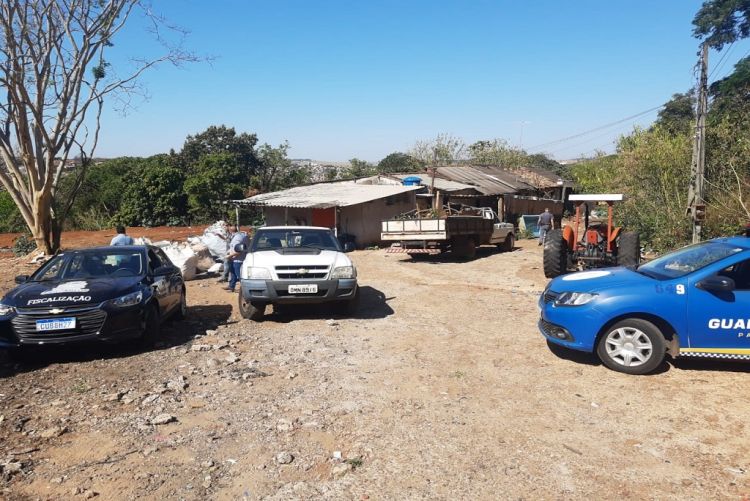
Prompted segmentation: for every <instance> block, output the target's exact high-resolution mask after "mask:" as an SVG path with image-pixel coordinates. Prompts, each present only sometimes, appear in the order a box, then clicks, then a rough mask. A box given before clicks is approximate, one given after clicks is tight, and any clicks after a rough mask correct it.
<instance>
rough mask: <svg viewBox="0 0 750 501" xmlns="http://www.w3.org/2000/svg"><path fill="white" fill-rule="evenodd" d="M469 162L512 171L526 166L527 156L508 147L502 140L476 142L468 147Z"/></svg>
mask: <svg viewBox="0 0 750 501" xmlns="http://www.w3.org/2000/svg"><path fill="white" fill-rule="evenodd" d="M469 157H470V158H469V161H470V162H471V163H473V164H477V165H494V166H498V167H507V168H509V169H514V168H517V167H524V166H526V165H528V155H527V154H526V152H525V151H524V150H522V149H520V148H516V147H514V146H510V145H509V144H508V142H507V141H506V140H504V139H492V140H489V141H477V142H475V143H474V144H472V145H471V146H469Z"/></svg>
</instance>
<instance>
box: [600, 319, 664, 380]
mask: <svg viewBox="0 0 750 501" xmlns="http://www.w3.org/2000/svg"><path fill="white" fill-rule="evenodd" d="M665 350H666V347H665V342H664V336H662V334H661V332H660V331H659V329H657V328H656V326H655V325H654V324H652V323H651V322H648V321H646V320H641V319H637V318H634V319H628V320H623V321H621V322H618V323H617V324H615V325H614V326H612V327H611V328H610V329H609V330H608V332H607V333H606V334H605V335H604V336H602V338H601V339H600V340H599V345H598V346H597V350H596V351H597V354H598V355H599V358H601V360H602V362H603V363H604V365H606V366H607V367H609V368H610V369H613V370H616V371H619V372H625V373H627V374H647V373H649V372H651V371H653V370H654V369H656V368H657V367H658V366H659V365H661V363H662V361H663V360H664V356H665Z"/></svg>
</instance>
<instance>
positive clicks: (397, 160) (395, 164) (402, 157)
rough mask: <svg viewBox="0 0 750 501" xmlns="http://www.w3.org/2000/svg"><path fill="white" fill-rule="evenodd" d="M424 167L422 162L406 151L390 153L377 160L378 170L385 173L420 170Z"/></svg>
mask: <svg viewBox="0 0 750 501" xmlns="http://www.w3.org/2000/svg"><path fill="white" fill-rule="evenodd" d="M424 167H425V164H424V162H422V161H421V160H419V159H417V158H414V157H413V156H411V155H407V154H406V153H401V152H398V151H397V152H395V153H391V154H390V155H388V156H387V157H385V158H384V159H382V160H381V161H380V162H378V172H379V173H380V174H387V173H389V172H420V171H423V170H424Z"/></svg>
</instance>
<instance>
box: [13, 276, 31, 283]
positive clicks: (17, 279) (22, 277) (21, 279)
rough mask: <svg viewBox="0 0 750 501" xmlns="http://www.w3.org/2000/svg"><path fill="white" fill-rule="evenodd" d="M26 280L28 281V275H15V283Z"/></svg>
mask: <svg viewBox="0 0 750 501" xmlns="http://www.w3.org/2000/svg"><path fill="white" fill-rule="evenodd" d="M28 281H29V276H28V275H18V276H17V277H16V283H17V284H25V283H26V282H28Z"/></svg>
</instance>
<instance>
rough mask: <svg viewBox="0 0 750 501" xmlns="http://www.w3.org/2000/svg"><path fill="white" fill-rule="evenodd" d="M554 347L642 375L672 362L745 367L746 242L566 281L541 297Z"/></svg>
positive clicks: (544, 328)
mask: <svg viewBox="0 0 750 501" xmlns="http://www.w3.org/2000/svg"><path fill="white" fill-rule="evenodd" d="M539 306H540V308H541V318H540V320H539V329H540V330H541V332H542V334H544V336H545V337H546V338H547V339H548V340H549V341H550V342H552V343H555V344H558V345H561V346H565V347H567V348H572V349H574V350H580V351H587V352H596V353H597V355H598V356H599V358H600V359H601V361H602V362H603V363H604V365H606V366H607V367H609V368H610V369H613V370H616V371H620V372H625V373H628V374H646V373H648V372H651V371H653V370H654V369H656V368H657V367H659V366H660V365H661V364H662V362H663V361H664V358H665V356H666V355H667V354H669V355H671V356H672V357H676V356H691V357H714V358H729V359H746V360H750V238H747V237H731V238H719V239H714V240H709V241H706V242H701V243H698V244H694V245H689V246H687V247H683V248H682V249H679V250H677V251H674V252H671V253H669V254H665V255H663V256H661V257H659V258H657V259H655V260H653V261H650V262H648V263H646V264H643V265H641V266H638V267H637V268H623V267H619V268H606V269H600V270H589V271H582V272H578V273H572V274H569V275H563V276H561V277H557V278H555V279H554V280H552V281H551V282H550V283H549V285H548V286H547V288H546V289H545V290H544V293H543V294H542V296H541V297H540V298H539Z"/></svg>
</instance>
